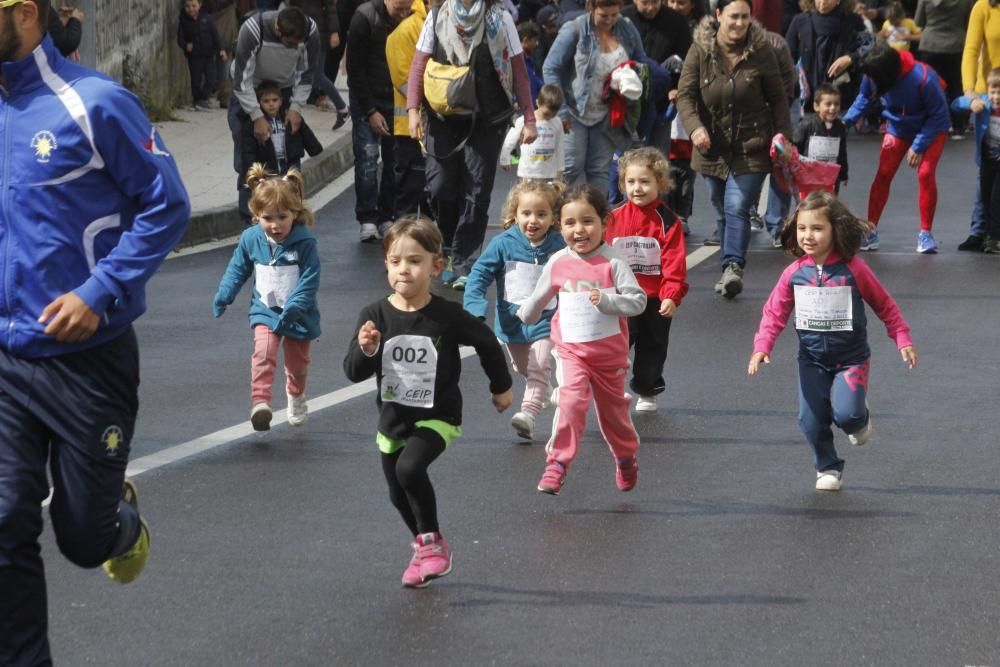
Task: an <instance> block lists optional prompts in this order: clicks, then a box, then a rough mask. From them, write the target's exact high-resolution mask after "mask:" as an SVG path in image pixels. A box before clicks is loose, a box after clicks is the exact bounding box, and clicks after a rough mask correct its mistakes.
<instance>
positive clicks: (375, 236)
mask: <svg viewBox="0 0 1000 667" xmlns="http://www.w3.org/2000/svg"><path fill="white" fill-rule="evenodd" d="M381 239H382V237H381V236H379V233H378V227H376V226H375V225H373V224H372V223H370V222H366V223H364V224H362V225H361V242H362V243H375V242H376V241H380V240H381Z"/></svg>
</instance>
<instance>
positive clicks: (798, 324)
mask: <svg viewBox="0 0 1000 667" xmlns="http://www.w3.org/2000/svg"><path fill="white" fill-rule="evenodd" d="M853 315H854V301H853V300H852V299H851V288H850V287H809V286H806V285H795V328H796V329H799V330H801V331H853V330H854V317H853Z"/></svg>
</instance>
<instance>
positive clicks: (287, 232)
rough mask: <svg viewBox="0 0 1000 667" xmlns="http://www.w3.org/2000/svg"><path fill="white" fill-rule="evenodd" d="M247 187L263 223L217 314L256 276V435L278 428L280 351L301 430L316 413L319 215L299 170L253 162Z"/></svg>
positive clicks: (227, 282) (229, 270)
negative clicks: (312, 363)
mask: <svg viewBox="0 0 1000 667" xmlns="http://www.w3.org/2000/svg"><path fill="white" fill-rule="evenodd" d="M247 187H248V188H249V189H250V193H251V194H250V210H251V212H252V213H253V216H254V217H253V219H254V222H255V223H256V224H254V225H252V226H251V227H249V228H248V229H247V230H246V231H244V232H243V234H242V235H241V236H240V242H239V245H238V246H237V247H236V250H235V251H234V252H233V257H232V259H231V260H229V266H228V267H226V273H225V275H223V276H222V282H221V283H219V291H218V292H217V293H216V295H215V302H214V307H213V313H214V314H215V316H216V317H219V316H220V315H222V313H224V312H225V310H226V306H228V305H229V304H231V303H232V302H233V300H234V299H235V298H236V295H237V294H238V293H239V291H240V288H242V287H243V283H245V282H246V281H247V279H248V278H249V277H250V275H251V274H253V276H254V286H253V294H252V297H251V300H250V326H251V328H252V329H253V339H254V344H253V356H252V358H251V381H250V396H251V403H252V405H253V408H252V409H251V412H250V423H251V424H253V428H254V430H256V431H266V430H268V429H269V428H271V386H272V385H273V383H274V371H275V367H276V366H277V362H278V347H279V346H281V347H283V348H284V356H285V391H286V393H287V394H288V423H289V424H291V425H292V426H301V425H302V424H304V423H305V421H306V417H307V416H308V410H309V409H308V405H307V403H306V396H305V391H306V376H307V374H308V371H309V345H310V343H311V341H313V340H315V339H316V338H319V335H320V326H319V308H318V307H317V306H316V288H317V287H318V286H319V253H318V251H317V249H316V237H315V236H313V235H312V233H311V232H310V231H309V230H308V229H307V227H310V226H312V224H313V214H312V211H310V210H309V209H308V208H306V205H305V202H304V201H303V199H304V196H303V192H304V183H303V181H302V174H300V173H299V172H298V171H297V170H294V169H293V170H291V171H289V172H288V173H287V174H285V175H284V176H277V175H275V174H272V173H269V172H267V171H266V170H265V169H264V166H263V165H261V164H259V163H257V164H254V165H253V166H252V167H250V170H249V171H248V172H247Z"/></svg>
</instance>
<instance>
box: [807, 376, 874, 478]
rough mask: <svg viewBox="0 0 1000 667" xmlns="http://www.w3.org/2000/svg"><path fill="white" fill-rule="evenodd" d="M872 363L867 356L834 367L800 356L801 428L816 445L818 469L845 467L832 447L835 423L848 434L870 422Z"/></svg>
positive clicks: (815, 454)
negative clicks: (869, 399)
mask: <svg viewBox="0 0 1000 667" xmlns="http://www.w3.org/2000/svg"><path fill="white" fill-rule="evenodd" d="M870 365H871V360H870V359H866V360H865V361H864V362H863V363H861V364H859V365H856V366H837V367H836V368H831V367H827V366H824V365H822V364H819V363H817V362H815V361H809V360H805V359H801V358H800V359H799V428H801V429H802V433H804V434H805V436H806V440H808V441H809V444H810V445H811V446H812V448H813V455H814V456H815V463H816V470H843V469H844V460H843V459H842V458H840V457H838V456H837V449H836V448H835V447H834V446H833V430H832V429H831V428H830V426H831V425H832V424H836V425H837V426H839V427H840V428H842V429H843V430H844V432H845V433H857V432H858V431H860V430H861V429H862V428H864V426H865V424H867V423H868V407H867V405H865V397H866V396H867V395H868V369H869V367H870Z"/></svg>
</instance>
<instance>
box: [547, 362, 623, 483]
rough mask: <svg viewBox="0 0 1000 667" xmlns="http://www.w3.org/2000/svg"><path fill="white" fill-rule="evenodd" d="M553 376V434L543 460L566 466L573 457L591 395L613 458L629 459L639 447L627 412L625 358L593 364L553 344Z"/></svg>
mask: <svg viewBox="0 0 1000 667" xmlns="http://www.w3.org/2000/svg"><path fill="white" fill-rule="evenodd" d="M552 356H553V357H555V360H556V378H557V380H558V381H559V390H558V392H557V394H558V396H559V401H558V406H557V408H556V414H555V417H554V418H553V421H552V437H551V438H549V441H548V443H547V444H546V445H545V452H546V454H547V456H546V460H547V461H549V462H550V463H551V462H552V461H558V462H559V463H562V464H563V465H564V466H566V467H567V468H568V467H569V465H570V464H571V463H573V459H575V458H576V452H577V447H579V445H580V438H581V437H582V436H583V431H584V428H585V427H586V425H587V409H588V408H589V406H590V399H591V397H593V399H594V411H595V412H596V413H597V424H598V426H599V427H600V429H601V435H603V436H604V440H605V442H607V443H608V447H609V448H610V449H611V453H612V454H613V455H614V457H615V458H616V459H628V458H631V457H633V456H635V455H636V453H637V452H638V451H639V435H638V434H637V433H636V432H635V427H634V426H633V425H632V415H631V414H630V413H629V408H630V404H631V400H630V399H629V398H628V397H626V396H625V379H626V377H627V376H628V362H627V361H626V362H624V363H623V364H622V365H621V366H594V365H592V364H589V363H586V362H583V361H581V360H580V359H578V358H576V357H574V356H572V355H569V354H566V353H565V352H564V351H561V350H559V348H556V349H555V351H554V352H553V353H552Z"/></svg>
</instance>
